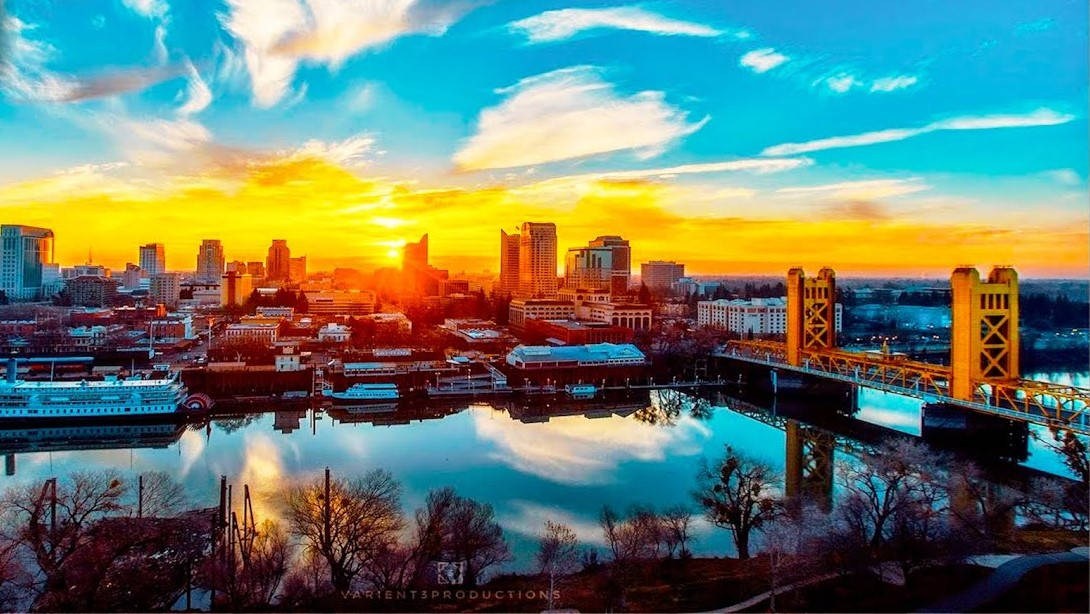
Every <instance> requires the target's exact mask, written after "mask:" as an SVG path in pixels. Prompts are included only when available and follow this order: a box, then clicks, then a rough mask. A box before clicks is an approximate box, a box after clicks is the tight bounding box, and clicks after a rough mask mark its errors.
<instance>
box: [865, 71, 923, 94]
mask: <svg viewBox="0 0 1090 614" xmlns="http://www.w3.org/2000/svg"><path fill="white" fill-rule="evenodd" d="M917 81H919V79H918V78H916V77H915V76H913V75H897V76H896V77H882V78H881V79H875V80H874V82H873V83H871V86H870V91H872V92H895V91H897V90H903V89H905V88H907V87H912V86H913V85H916V82H917Z"/></svg>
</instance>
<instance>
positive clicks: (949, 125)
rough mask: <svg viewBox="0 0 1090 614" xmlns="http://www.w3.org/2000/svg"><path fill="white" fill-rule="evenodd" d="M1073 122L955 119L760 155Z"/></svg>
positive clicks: (1041, 113) (1040, 113)
mask: <svg viewBox="0 0 1090 614" xmlns="http://www.w3.org/2000/svg"><path fill="white" fill-rule="evenodd" d="M1073 119H1075V116H1074V115H1070V114H1067V113H1059V112H1057V111H1053V110H1052V109H1047V108H1041V109H1037V110H1036V111H1033V112H1031V113H1026V114H1021V115H1016V114H1003V115H979V116H966V117H955V118H952V119H945V120H939V121H934V122H931V123H930V124H927V125H925V126H921V127H919V128H892V129H888V130H876V131H873V132H863V133H861V134H853V135H848V136H834V137H828V138H824V139H817V140H813V141H805V142H802V143H782V144H780V145H774V146H772V147H768V148H766V149H765V150H764V151H762V152H761V155H763V156H793V155H797V154H801V153H808V152H811V151H821V150H824V149H837V148H841V147H858V146H861V145H873V144H876V143H889V142H892V141H902V140H904V139H908V138H912V137H914V136H919V135H921V134H926V133H928V132H937V131H940V130H990V129H994V128H1027V127H1032V126H1054V125H1057V124H1064V123H1067V122H1069V121H1071V120H1073Z"/></svg>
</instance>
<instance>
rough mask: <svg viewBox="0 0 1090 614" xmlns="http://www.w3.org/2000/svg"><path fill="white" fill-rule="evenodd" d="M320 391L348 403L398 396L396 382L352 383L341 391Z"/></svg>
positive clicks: (388, 398) (384, 399)
mask: <svg viewBox="0 0 1090 614" xmlns="http://www.w3.org/2000/svg"><path fill="white" fill-rule="evenodd" d="M322 393H323V394H324V395H325V396H327V397H329V398H331V399H333V400H334V401H345V402H348V403H359V402H368V401H393V400H397V399H398V398H399V396H400V395H399V394H398V392H397V384H352V385H351V386H349V387H348V389H347V390H344V391H342V392H334V391H332V390H323V391H322Z"/></svg>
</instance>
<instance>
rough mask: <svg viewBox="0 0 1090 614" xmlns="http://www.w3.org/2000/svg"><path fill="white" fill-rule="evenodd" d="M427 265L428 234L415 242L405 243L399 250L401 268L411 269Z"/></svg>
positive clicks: (403, 269)
mask: <svg viewBox="0 0 1090 614" xmlns="http://www.w3.org/2000/svg"><path fill="white" fill-rule="evenodd" d="M426 266H428V235H427V234H426V233H425V234H424V236H422V237H420V240H419V241H417V242H416V243H406V244H405V247H403V248H402V250H401V270H402V271H406V272H408V271H413V270H417V269H422V268H424V267H426Z"/></svg>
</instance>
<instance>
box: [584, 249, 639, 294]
mask: <svg viewBox="0 0 1090 614" xmlns="http://www.w3.org/2000/svg"><path fill="white" fill-rule="evenodd" d="M587 245H588V246H590V247H605V248H609V250H610V252H611V254H612V255H611V256H610V277H609V279H610V285H609V290H610V292H611V293H612V294H616V295H620V294H625V293H626V292H628V281H629V278H630V277H631V276H632V248H631V247H630V246H629V245H628V241H627V240H625V239H622V238H621V237H618V236H617V235H604V236H600V237H596V238H595V239H594V240H593V241H591V242H590V243H588V244H587Z"/></svg>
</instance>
